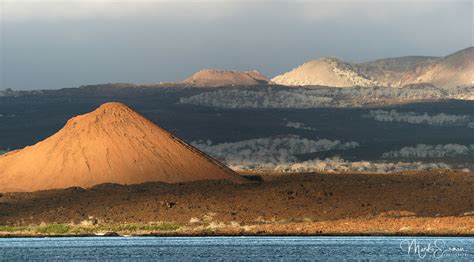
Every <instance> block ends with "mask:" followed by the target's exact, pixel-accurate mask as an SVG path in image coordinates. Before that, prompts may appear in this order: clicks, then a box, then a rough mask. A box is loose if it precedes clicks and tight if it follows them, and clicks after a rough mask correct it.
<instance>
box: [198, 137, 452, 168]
mask: <svg viewBox="0 0 474 262" xmlns="http://www.w3.org/2000/svg"><path fill="white" fill-rule="evenodd" d="M192 144H193V145H194V146H196V147H198V148H199V149H201V150H202V151H204V152H206V153H208V154H210V155H211V156H213V157H216V158H218V159H220V160H222V161H224V162H225V163H226V164H227V165H228V166H229V167H230V168H232V169H234V170H236V171H268V172H279V173H296V172H367V173H393V172H400V171H404V170H431V169H448V168H450V166H449V165H446V164H444V163H421V162H415V163H408V162H397V163H386V162H380V163H374V162H368V161H356V162H350V161H346V160H344V159H341V158H337V157H334V158H327V159H324V160H321V159H313V160H308V161H302V162H298V160H297V158H296V156H295V155H297V154H303V153H312V152H321V151H328V150H334V149H339V150H345V149H351V148H355V147H358V146H359V144H358V143H357V142H345V143H343V142H340V141H338V140H327V139H321V140H317V141H315V140H309V139H305V138H300V137H299V136H285V137H274V138H259V139H250V140H244V141H239V142H233V143H221V144H215V145H213V144H212V142H211V141H209V140H208V141H207V142H204V141H195V142H192Z"/></svg>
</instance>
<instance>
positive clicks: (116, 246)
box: [0, 237, 474, 261]
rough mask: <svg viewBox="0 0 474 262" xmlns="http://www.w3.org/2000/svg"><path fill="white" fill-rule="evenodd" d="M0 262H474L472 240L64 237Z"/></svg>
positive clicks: (20, 248) (34, 241) (22, 241)
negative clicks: (214, 261) (109, 261)
mask: <svg viewBox="0 0 474 262" xmlns="http://www.w3.org/2000/svg"><path fill="white" fill-rule="evenodd" d="M0 256H1V257H0V260H6V261H16V260H101V261H103V260H114V261H116V260H122V261H130V260H135V261H157V260H166V261H173V260H174V261H176V260H179V261H200V260H203V261H208V260H221V261H222V260H238V261H245V260H247V261H250V260H259V261H269V260H272V261H274V260H279V261H287V260H300V261H301V260H309V261H314V260H320V261H341V260H349V261H360V260H364V261H394V260H395V261H406V260H412V261H416V260H422V261H474V238H469V237H85V238H78V237H66V238H3V239H0Z"/></svg>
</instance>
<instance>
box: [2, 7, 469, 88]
mask: <svg viewBox="0 0 474 262" xmlns="http://www.w3.org/2000/svg"><path fill="white" fill-rule="evenodd" d="M137 2H138V3H137ZM0 5H1V8H0V10H1V11H0V12H1V13H0V17H1V18H0V19H1V21H0V23H1V24H0V29H1V35H0V37H1V38H2V41H1V46H0V80H1V81H0V89H2V88H14V89H36V88H61V87H68V86H78V85H82V84H91V83H106V82H135V83H150V82H160V81H176V80H181V79H184V78H185V77H186V76H188V75H190V74H191V73H193V72H195V71H197V70H199V69H202V68H224V69H241V70H244V69H245V70H247V69H258V70H260V71H262V72H263V73H264V74H266V75H267V76H270V77H272V76H274V75H276V74H279V73H282V72H284V71H287V70H289V69H290V68H292V67H295V66H296V65H298V64H301V63H302V62H304V61H306V60H308V59H312V58H317V57H323V56H336V57H340V58H343V59H346V60H349V61H355V62H359V61H366V60H371V59H376V58H380V57H390V56H401V55H411V54H419V55H445V54H449V53H451V52H453V51H456V50H459V49H462V48H465V47H468V46H471V45H473V32H472V19H473V18H472V17H473V15H472V14H473V9H472V1H462V0H460V1H436V0H432V1H372V0H366V1H259V2H255V1H152V0H148V1H144V0H142V1H117V0H114V1H112V0H105V1H104V0H103V1H81V0H70V1H48V2H44V1H39V0H36V1H35V0H29V1H13V0H4V1H2V2H1V4H0Z"/></svg>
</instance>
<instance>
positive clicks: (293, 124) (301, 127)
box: [285, 121, 316, 131]
mask: <svg viewBox="0 0 474 262" xmlns="http://www.w3.org/2000/svg"><path fill="white" fill-rule="evenodd" d="M285 126H286V127H289V128H294V129H299V130H312V131H314V130H316V128H312V127H309V126H306V125H305V123H301V122H291V121H288V122H287V123H286V124H285Z"/></svg>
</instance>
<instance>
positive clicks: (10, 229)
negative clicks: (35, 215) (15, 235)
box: [0, 226, 29, 232]
mask: <svg viewBox="0 0 474 262" xmlns="http://www.w3.org/2000/svg"><path fill="white" fill-rule="evenodd" d="M28 230H29V228H27V227H13V226H0V232H21V231H28Z"/></svg>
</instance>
